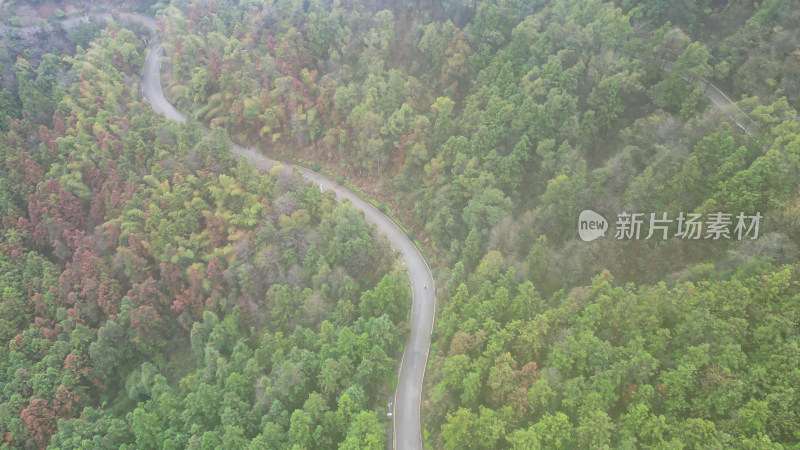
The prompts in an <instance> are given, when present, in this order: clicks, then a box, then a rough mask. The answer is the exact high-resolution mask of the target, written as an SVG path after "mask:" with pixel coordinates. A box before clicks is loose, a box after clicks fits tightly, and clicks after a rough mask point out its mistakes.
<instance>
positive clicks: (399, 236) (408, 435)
mask: <svg viewBox="0 0 800 450" xmlns="http://www.w3.org/2000/svg"><path fill="white" fill-rule="evenodd" d="M127 17H128V18H136V17H141V18H143V19H149V20H150V21H152V19H151V18H149V17H147V16H140V15H134V14H128V15H127ZM142 23H144V24H145V25H148V26H149V27H150V26H152V28H151V29H155V23H153V22H145V21H143V22H142ZM161 53H162V49H161V47H160V46H159V45H158V44H153V45H151V47H150V50H149V52H148V54H147V59H146V60H145V64H144V69H143V71H142V94H143V96H144V98H145V99H146V100H147V101H148V102H150V104H151V105H152V107H153V109H154V110H155V111H156V112H158V113H161V114H164V115H165V116H166V117H168V118H170V119H172V120H177V121H181V122H183V121H185V120H186V115H185V114H184V113H182V112H181V111H179V110H178V109H177V108H175V107H174V106H172V105H171V104H170V103H169V102H168V101H167V100H166V99H165V98H164V93H163V91H162V90H161V82H160V72H161V62H160V56H161ZM231 151H232V152H233V153H234V154H235V155H241V156H244V157H246V158H247V159H248V160H249V161H250V162H251V163H252V164H253V165H255V166H256V167H258V168H263V169H269V168H272V167H273V166H275V165H276V164H281V165H282V166H284V167H285V168H287V169H290V170H297V171H298V172H300V174H302V176H303V178H305V179H306V180H308V181H310V182H312V183H315V184H316V185H318V186H320V187H321V188H322V190H323V191H327V190H332V191H333V192H335V193H336V199H337V200H339V201H342V200H344V199H347V200H349V201H350V202H351V203H352V204H353V206H355V207H356V208H358V209H360V210H361V211H363V212H364V217H365V219H366V221H367V222H368V223H371V224H374V225H375V226H376V227H377V228H378V229H379V230H380V231H382V232H383V233H384V234H385V235H386V236H387V237H388V239H389V242H390V243H391V245H392V247H393V248H394V249H395V250H397V251H399V252H400V253H401V254H402V256H403V260H404V262H405V265H406V269H407V270H408V276H409V278H410V280H411V290H412V293H413V301H412V306H411V333H410V335H409V336H408V340H407V341H406V345H405V349H404V351H403V358H402V361H401V364H400V370H399V373H398V380H397V391H396V392H395V398H394V411H393V414H392V416H393V420H394V444H393V445H394V447H395V448H398V449H403V450H405V449H419V448H422V427H421V417H420V406H421V403H422V378H423V376H424V375H425V366H426V364H427V361H428V350H429V348H430V342H431V332H432V331H433V321H434V315H435V311H436V296H435V286H434V284H433V277H432V275H431V272H430V269H429V268H428V264H427V262H426V261H425V258H423V257H422V254H421V253H420V252H419V249H417V247H416V246H415V245H414V243H413V242H411V240H410V239H409V238H408V236H406V234H405V232H403V230H401V229H400V227H398V226H397V224H395V223H394V222H393V221H392V220H391V219H389V218H388V217H387V216H386V215H385V214H383V213H382V212H380V211H379V210H378V209H377V208H375V207H374V206H372V204H370V203H369V202H367V201H365V200H363V199H362V198H360V197H359V196H358V195H356V194H354V193H353V192H351V191H350V190H348V189H347V188H345V187H343V186H340V185H339V184H337V183H335V182H333V181H331V180H330V179H329V178H327V177H325V176H323V175H320V174H318V173H316V172H314V171H312V170H309V169H307V168H305V167H301V166H297V165H294V164H289V163H283V162H279V161H275V160H273V159H270V158H268V157H266V156H264V155H263V154H262V153H260V152H258V151H256V150H254V149H252V148H246V147H242V146H240V145H237V144H234V145H233V148H232V149H231Z"/></svg>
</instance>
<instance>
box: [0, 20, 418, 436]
mask: <svg viewBox="0 0 800 450" xmlns="http://www.w3.org/2000/svg"><path fill="white" fill-rule="evenodd" d="M143 50H144V48H143V45H142V43H141V40H140V39H139V38H138V37H136V36H135V35H134V33H132V32H131V31H128V30H125V29H121V28H119V27H118V26H115V25H111V26H110V27H109V28H107V29H105V30H103V31H102V32H101V33H100V35H99V37H98V38H97V40H96V41H95V42H93V43H92V44H91V45H90V46H89V47H88V48H87V49H86V50H84V49H82V48H78V49H77V52H76V53H75V55H73V56H67V57H63V58H62V57H60V56H57V55H53V54H45V55H44V56H43V57H42V58H41V60H40V61H39V62H38V65H35V63H34V62H31V61H28V60H25V59H22V58H19V59H18V60H17V62H16V63H15V67H14V69H15V70H16V71H17V73H18V74H19V81H20V88H19V91H18V92H19V99H20V102H21V104H22V107H21V108H20V111H21V116H22V117H21V118H16V119H15V118H14V117H9V118H8V119H7V120H6V126H7V127H8V130H7V131H6V132H4V133H3V134H2V140H0V149H1V150H2V155H3V156H2V173H3V184H2V188H1V189H2V190H1V191H0V192H2V199H3V202H2V216H3V239H2V257H0V264H1V265H2V267H3V270H2V274H1V275H0V284H1V285H2V295H3V296H2V302H1V303H0V339H2V341H3V342H4V345H3V346H2V347H0V387H2V389H0V445H2V446H3V448H42V447H46V446H48V445H49V446H51V447H52V448H98V447H99V448H125V447H127V448H216V447H219V446H220V445H222V442H225V445H226V446H230V448H242V447H245V446H247V444H248V443H251V445H253V446H254V447H255V448H267V447H273V446H277V445H279V444H285V445H287V446H293V445H297V446H299V447H301V448H311V447H317V448H319V447H331V446H334V445H335V444H341V445H342V446H344V447H346V448H367V447H369V446H370V445H371V446H372V447H373V448H374V447H375V446H376V443H377V446H378V447H381V446H382V445H383V442H385V440H386V432H385V425H384V424H383V423H381V422H379V418H380V417H381V416H382V415H383V413H384V408H385V403H384V399H385V398H388V397H390V394H391V389H392V388H391V383H392V378H393V375H394V371H395V365H396V362H395V358H396V355H398V354H399V352H400V350H401V345H402V340H401V337H402V335H403V330H404V329H405V325H404V321H405V318H406V312H405V311H406V309H407V304H408V297H409V292H408V287H407V279H406V277H405V275H404V274H403V273H402V272H401V271H399V269H397V268H396V263H395V257H394V256H393V253H392V252H391V249H390V248H389V246H388V243H386V241H385V240H384V238H382V237H381V236H379V235H376V233H375V232H374V231H373V230H372V229H371V228H370V227H368V226H367V225H366V223H365V222H364V220H363V218H362V216H361V214H360V212H358V211H357V210H355V209H354V208H352V207H350V206H349V205H348V204H337V203H336V202H335V201H334V199H333V197H332V193H330V192H328V193H322V192H320V190H319V188H318V187H317V186H313V185H304V184H303V183H301V182H300V178H299V176H298V175H296V174H292V173H290V172H288V171H286V170H281V169H280V168H276V169H274V170H273V171H271V172H269V173H260V172H259V171H258V170H256V169H255V168H254V167H252V166H251V165H250V164H249V163H248V162H246V161H245V160H244V159H242V160H241V161H236V160H233V159H231V158H230V157H229V153H228V151H229V148H230V140H229V139H228V137H227V135H226V134H225V132H224V130H222V129H220V128H217V129H215V130H214V132H213V133H212V134H210V135H208V136H203V134H202V133H200V130H199V128H198V125H197V124H196V123H195V124H190V125H176V124H174V123H171V122H167V121H165V120H163V119H162V118H159V117H156V116H155V114H153V113H152V111H151V109H150V107H149V106H148V105H147V104H146V103H142V102H141V101H140V100H139V99H137V98H136V97H137V86H138V84H137V83H138V81H137V78H136V75H137V74H138V72H139V70H140V68H141V66H142V62H143ZM26 71H27V72H26ZM54 80H63V81H61V82H59V81H54ZM40 122H45V124H40ZM378 398H380V401H376V399H378ZM376 405H377V406H376Z"/></svg>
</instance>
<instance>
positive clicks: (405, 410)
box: [0, 0, 759, 450]
mask: <svg viewBox="0 0 800 450" xmlns="http://www.w3.org/2000/svg"><path fill="white" fill-rule="evenodd" d="M2 2H3V0H0V5H2ZM91 16H93V17H94V18H96V19H106V18H108V17H111V15H110V14H108V13H95V14H91ZM118 17H119V19H121V21H122V22H125V21H131V22H136V23H138V24H141V25H144V26H145V27H147V28H148V29H149V30H150V31H151V37H152V39H151V41H153V43H152V44H151V45H150V49H149V51H148V53H147V57H146V59H145V64H144V68H143V70H142V80H141V82H142V96H143V97H144V99H146V100H147V101H148V102H149V103H150V104H151V106H152V107H153V109H154V110H155V111H156V112H157V113H159V114H163V115H164V116H166V117H167V118H169V119H172V120H176V121H179V122H184V121H186V115H185V114H184V113H183V112H181V111H180V110H178V109H177V108H175V107H174V106H173V105H172V104H170V103H169V102H168V101H167V100H166V98H165V97H164V93H163V91H162V89H161V81H160V72H161V61H160V57H161V53H162V48H161V46H160V45H158V44H157V43H155V41H156V36H157V32H158V24H157V22H156V20H155V18H153V17H151V16H147V15H143V14H138V13H121V14H119V16H118ZM88 19H89V18H88V16H73V17H70V18H67V19H66V20H64V21H63V22H62V26H63V27H64V28H71V27H73V26H75V25H77V24H79V23H81V22H84V21H87V20H88ZM36 31H37V29H36V28H35V27H33V26H28V27H23V28H22V29H21V30H20V32H21V33H23V34H25V33H34V32H36ZM672 67H673V65H672V63H671V62H665V63H664V65H663V67H662V68H663V69H665V70H672ZM686 81H687V82H692V80H686ZM701 81H702V82H703V83H704V84H705V86H704V89H703V92H704V93H705V94H706V95H707V96H708V97H709V99H710V100H711V101H712V103H713V104H714V105H715V106H716V107H718V108H720V109H721V110H723V111H724V112H725V113H726V114H728V116H729V117H730V118H731V119H732V120H733V121H734V122H735V123H736V124H737V125H738V126H739V127H740V128H741V129H742V130H744V132H745V133H747V134H753V133H757V132H758V131H759V130H758V128H757V127H756V126H755V124H754V123H753V122H752V120H749V117H747V115H746V114H744V112H742V111H741V110H740V109H739V108H738V107H737V106H736V104H735V103H733V101H731V100H730V99H729V98H728V96H727V95H725V94H724V92H722V91H721V90H719V89H718V88H717V87H716V86H714V85H712V84H710V83H708V82H707V81H706V80H701ZM735 113H740V115H739V117H735V115H736V114H735ZM741 115H743V116H744V117H746V119H747V120H743V119H742V118H741ZM748 121H749V123H748ZM231 152H232V153H233V154H234V155H237V156H244V157H245V158H247V159H248V160H249V161H250V162H251V163H252V164H253V165H254V166H256V167H258V168H263V169H270V168H272V167H274V166H275V165H277V164H280V165H282V166H283V167H285V168H287V169H289V170H296V171H298V172H299V173H300V174H301V175H302V176H303V178H304V179H305V180H307V181H309V182H312V183H315V184H317V185H319V186H320V188H321V189H323V190H332V191H333V192H334V193H335V194H336V199H337V200H338V201H343V200H344V199H347V200H349V201H350V202H351V203H352V204H353V206H355V207H356V208H358V209H359V210H361V211H362V212H363V213H364V217H365V220H366V221H367V222H368V223H371V224H374V225H375V226H376V227H377V228H378V229H379V230H381V231H382V232H383V233H384V234H386V236H387V237H388V239H389V242H390V244H391V245H392V247H393V248H394V249H395V250H397V251H399V252H400V253H401V254H402V256H403V260H404V262H405V265H406V268H407V270H408V275H409V278H410V280H411V288H412V294H413V297H412V306H411V317H410V321H411V332H410V334H409V337H408V340H407V341H406V345H405V348H404V351H403V357H402V360H401V363H400V369H399V371H398V380H397V390H396V391H395V399H394V402H393V405H394V410H393V414H392V416H393V420H394V424H393V425H394V427H393V429H394V437H393V447H394V448H397V449H403V450H405V449H420V448H422V423H421V404H422V381H423V376H424V374H425V367H426V364H427V361H428V352H429V349H430V339H431V333H432V331H433V324H434V317H435V311H436V296H435V291H436V288H435V285H434V280H433V276H432V275H431V272H430V268H429V267H428V264H427V262H426V261H425V258H424V257H423V256H422V254H421V253H420V251H419V249H418V248H417V247H416V246H415V245H414V243H413V242H412V241H411V240H410V239H409V238H408V236H406V234H405V232H403V230H402V229H400V227H399V226H398V225H397V224H396V223H394V222H393V221H392V220H391V219H390V218H389V217H387V216H386V215H385V214H383V213H382V212H380V211H379V210H378V209H377V208H375V207H374V206H373V205H372V204H370V203H369V202H367V201H365V200H363V199H362V198H360V197H359V196H358V195H356V194H355V193H353V192H352V191H350V190H348V189H347V188H345V187H343V186H341V185H339V184H337V183H335V182H333V181H332V180H330V179H329V178H327V177H325V176H323V175H321V174H319V173H317V172H314V171H312V170H310V169H308V168H305V167H302V166H298V165H295V164H290V163H285V162H280V161H276V160H273V159H271V158H268V157H266V156H265V155H263V154H262V153H261V152H259V151H256V150H254V149H252V148H247V147H242V146H240V145H238V144H235V143H234V144H233V146H232V148H231Z"/></svg>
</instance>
